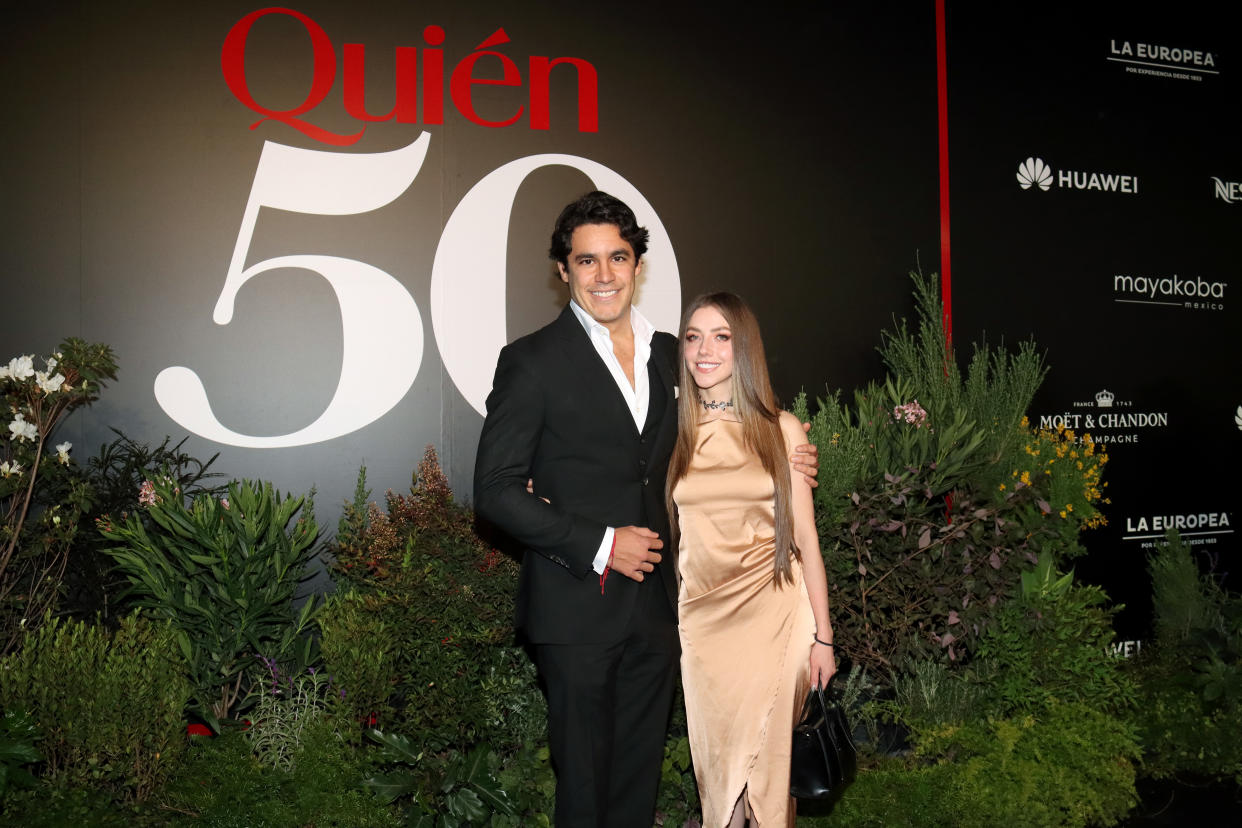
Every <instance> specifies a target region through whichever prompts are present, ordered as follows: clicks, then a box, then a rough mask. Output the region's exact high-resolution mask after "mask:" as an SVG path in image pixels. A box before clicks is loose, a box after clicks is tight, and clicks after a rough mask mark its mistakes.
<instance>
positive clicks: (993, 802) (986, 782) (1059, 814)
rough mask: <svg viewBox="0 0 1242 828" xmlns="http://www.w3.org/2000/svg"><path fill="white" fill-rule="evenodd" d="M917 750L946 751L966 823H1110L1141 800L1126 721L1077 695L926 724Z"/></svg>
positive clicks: (958, 817)
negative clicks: (1034, 710)
mask: <svg viewBox="0 0 1242 828" xmlns="http://www.w3.org/2000/svg"><path fill="white" fill-rule="evenodd" d="M919 753H920V755H923V756H935V757H945V758H944V759H943V760H942V761H943V764H942V765H941V767H942V768H944V769H945V770H943V771H942V773H943V774H944V776H943V777H942V780H943V783H944V784H946V785H947V786H948V788H949V791H950V792H951V799H952V801H953V805H954V808H955V809H956V811H955V821H954V824H955V825H959V826H962V828H970V827H971V826H979V828H992V826H996V825H1022V826H1049V828H1052V826H1069V827H1070V828H1073V827H1074V826H1086V825H1113V824H1116V822H1117V821H1118V820H1120V819H1121V818H1122V817H1123V816H1125V814H1126V813H1127V812H1128V811H1129V810H1130V808H1131V807H1133V805H1134V804H1135V802H1136V801H1137V797H1136V795H1135V793H1134V777H1135V765H1136V763H1137V761H1138V757H1139V751H1138V746H1137V744H1136V743H1135V741H1134V738H1133V735H1132V733H1131V732H1130V729H1129V727H1128V726H1127V725H1126V724H1125V723H1124V722H1122V721H1120V720H1119V719H1117V718H1116V717H1114V716H1110V715H1108V714H1106V713H1103V712H1101V711H1099V710H1096V709H1092V708H1090V707H1087V706H1086V705H1083V704H1080V703H1069V704H1061V703H1056V702H1054V703H1052V704H1051V705H1050V706H1048V707H1046V708H1045V709H1044V710H1043V711H1041V713H1040V714H1039V716H1034V715H1016V716H1013V717H1009V718H998V719H990V720H988V721H973V722H970V723H968V724H965V725H961V726H947V727H943V728H939V729H935V730H930V731H926V732H924V733H923V734H921V738H920V741H919Z"/></svg>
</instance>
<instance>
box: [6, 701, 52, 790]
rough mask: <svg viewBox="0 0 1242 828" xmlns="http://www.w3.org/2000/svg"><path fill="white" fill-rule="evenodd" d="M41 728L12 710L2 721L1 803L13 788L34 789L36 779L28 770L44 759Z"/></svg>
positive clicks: (28, 716) (25, 716)
mask: <svg viewBox="0 0 1242 828" xmlns="http://www.w3.org/2000/svg"><path fill="white" fill-rule="evenodd" d="M39 738H40V733H39V728H38V725H36V724H35V723H34V720H33V719H32V718H31V717H30V715H29V714H27V713H20V712H17V711H13V710H10V711H8V712H6V713H5V714H4V718H3V719H0V799H3V798H4V794H5V793H6V792H7V791H8V789H9V786H10V785H16V786H20V787H23V788H30V787H33V786H34V785H35V778H34V776H33V775H32V774H31V773H30V771H28V770H27V769H26V768H25V765H30V764H33V763H35V762H38V761H39V760H41V759H42V758H43V757H42V756H41V755H40V753H39V751H38V750H37V749H36V748H35V742H37V741H39Z"/></svg>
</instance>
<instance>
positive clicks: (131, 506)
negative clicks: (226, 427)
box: [62, 428, 225, 618]
mask: <svg viewBox="0 0 1242 828" xmlns="http://www.w3.org/2000/svg"><path fill="white" fill-rule="evenodd" d="M112 432H113V433H114V434H115V435H116V438H115V439H114V440H112V441H111V442H110V443H105V444H103V445H101V446H100V447H99V451H98V453H97V454H95V455H94V456H93V457H91V458H90V459H88V460H87V461H86V464H85V467H84V469H83V473H84V475H85V478H86V481H87V482H88V483H89V484H90V486H91V490H92V500H91V508H90V510H89V513H83V514H82V517H81V520H80V525H79V528H78V532H77V534H76V535H75V536H74V541H73V550H72V558H73V566H71V567H69V568H68V569H67V570H66V572H65V591H66V595H65V599H64V601H63V602H62V606H63V607H64V608H65V609H66V610H67V611H69V612H72V613H74V614H76V615H78V616H79V617H90V616H92V615H94V614H95V613H96V612H99V613H101V614H102V615H103V616H104V617H105V618H106V617H108V615H109V614H110V612H111V610H112V603H113V600H114V597H115V595H116V593H118V592H119V591H120V590H121V587H122V585H123V584H124V581H123V580H119V579H118V578H117V575H116V573H115V571H114V570H113V562H112V558H111V557H110V556H108V555H107V554H106V553H105V552H104V547H105V546H106V545H107V540H106V539H105V538H104V537H103V536H102V535H100V534H99V532H97V531H96V529H95V525H94V518H95V517H96V516H99V515H126V514H130V513H135V514H138V515H139V516H141V515H142V514H143V511H142V509H141V507H140V505H139V503H138V496H139V493H140V490H141V489H140V487H141V485H142V483H143V481H145V480H155V479H158V478H161V477H163V478H167V479H171V480H173V481H175V487H176V488H179V489H181V492H182V494H184V495H185V496H187V497H194V496H195V495H198V494H210V495H214V496H217V497H218V496H221V495H223V494H224V489H225V487H224V485H221V484H218V483H215V482H213V480H214V479H215V478H219V477H222V476H223V475H221V474H220V473H219V472H213V471H211V470H210V469H211V466H212V464H213V463H214V462H215V461H216V458H217V457H219V454H218V453H217V454H214V455H212V456H211V457H210V458H208V459H207V460H205V461H204V460H200V459H198V458H197V457H194V456H193V455H191V454H189V453H188V452H186V451H185V450H184V449H183V446H184V445H185V443H186V440H188V439H189V438H182V439H181V440H180V441H179V442H177V443H172V438H171V437H165V438H164V440H163V441H162V442H161V443H160V444H159V445H156V446H148V445H146V444H144V443H140V442H138V441H137V440H134V439H132V438H130V437H128V436H126V435H125V434H123V433H122V432H120V431H118V430H117V429H115V428H114V429H112Z"/></svg>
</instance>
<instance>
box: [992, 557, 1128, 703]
mask: <svg viewBox="0 0 1242 828" xmlns="http://www.w3.org/2000/svg"><path fill="white" fill-rule="evenodd" d="M1067 578H1072V573H1070V574H1069V575H1067V576H1064V577H1061V578H1057V577H1056V576H1055V574H1054V572H1053V569H1052V563H1051V559H1050V558H1049V557H1047V556H1045V557H1044V558H1043V559H1042V560H1041V562H1040V566H1039V567H1037V569H1036V570H1035V572H1034V573H1031V574H1029V575H1026V574H1024V579H1023V580H1024V591H1023V594H1022V595H1021V597H1020V599H1019V600H1016V601H1011V602H1008V603H1006V604H1005V605H1004V606H1003V607H1001V608H1000V610H999V611H998V612H997V613H996V615H995V617H994V618H993V622H992V624H990V625H989V626H988V628H987V629H986V630H985V631H984V633H983V635H982V636H981V638H980V641H979V646H978V649H977V656H978V661H977V663H976V664H975V665H972V667H971V670H972V672H973V678H974V679H975V680H976V681H979V682H981V683H983V684H984V685H985V686H986V688H987V696H988V699H989V703H990V705H991V709H992V710H993V711H995V712H997V713H999V714H1001V715H1009V714H1012V713H1038V711H1040V710H1043V709H1046V708H1048V707H1050V706H1051V705H1054V704H1057V703H1061V704H1066V703H1074V704H1081V705H1083V706H1085V707H1090V708H1092V709H1095V710H1099V711H1103V712H1107V713H1111V714H1117V713H1121V712H1124V711H1125V710H1127V709H1129V708H1130V707H1132V706H1133V704H1134V700H1135V687H1134V682H1133V680H1132V679H1131V678H1130V676H1129V675H1128V674H1127V673H1126V672H1125V671H1124V670H1123V669H1122V665H1121V663H1120V662H1119V660H1118V659H1117V658H1115V657H1114V656H1113V655H1112V654H1111V652H1110V651H1109V644H1110V643H1111V641H1112V639H1113V629H1112V617H1113V615H1114V614H1115V613H1116V612H1117V611H1118V610H1119V609H1120V607H1110V606H1108V604H1107V601H1108V599H1107V596H1106V595H1105V594H1104V592H1103V591H1102V590H1101V589H1100V588H1099V587H1095V586H1089V585H1082V584H1074V583H1073V582H1072V581H1070V580H1066V579H1067Z"/></svg>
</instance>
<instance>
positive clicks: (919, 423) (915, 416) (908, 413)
mask: <svg viewBox="0 0 1242 828" xmlns="http://www.w3.org/2000/svg"><path fill="white" fill-rule="evenodd" d="M893 419H894V420H896V421H897V422H899V423H900V422H903V421H904V422H907V423H909V424H910V425H912V426H914V427H915V428H922V427H923V424H924V423H926V422H927V412H926V411H924V410H923V406H921V405H919V401H918V400H914V401H913V402H908V403H905V404H903V405H899V406H897V407H896V408H894V409H893Z"/></svg>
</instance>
